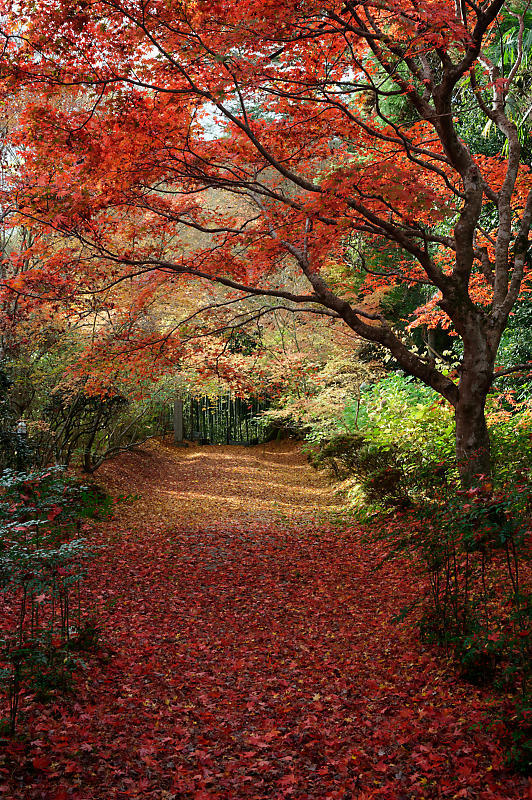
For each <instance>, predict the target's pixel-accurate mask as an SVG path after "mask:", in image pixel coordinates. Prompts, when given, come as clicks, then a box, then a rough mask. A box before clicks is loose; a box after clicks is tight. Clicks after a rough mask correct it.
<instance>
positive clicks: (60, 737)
mask: <svg viewBox="0 0 532 800" xmlns="http://www.w3.org/2000/svg"><path fill="white" fill-rule="evenodd" d="M98 479H99V480H100V481H101V482H102V483H104V484H105V485H107V486H108V488H109V489H110V490H111V491H112V492H114V493H115V494H116V495H140V497H139V498H138V499H136V500H132V501H130V502H127V503H122V504H120V505H119V506H118V508H119V513H118V514H117V516H116V518H115V519H114V520H113V521H111V522H110V523H106V524H105V525H102V526H100V527H99V528H98V529H97V530H94V531H93V532H92V537H93V538H94V539H95V540H96V541H98V542H99V543H101V544H103V545H105V547H104V549H103V550H102V551H101V552H100V554H99V555H98V558H97V562H96V564H95V565H94V567H93V568H92V572H91V578H90V582H91V586H92V591H93V594H94V598H95V602H97V603H98V605H99V608H100V620H101V626H102V641H103V646H102V648H101V650H100V651H99V652H98V654H97V655H96V656H95V657H92V658H91V660H90V661H89V662H88V664H87V668H86V669H85V671H82V673H81V678H80V680H79V681H78V686H77V694H76V697H75V698H73V699H71V700H65V701H62V700H61V701H58V702H57V703H55V704H54V705H52V706H50V707H46V708H40V709H38V713H36V714H35V718H34V720H33V721H32V720H27V724H28V725H29V726H30V728H31V726H32V725H33V728H32V736H31V741H30V742H27V743H26V746H27V748H28V749H27V754H26V757H25V759H26V760H25V761H24V762H23V765H22V766H21V767H20V769H18V770H14V771H12V774H11V777H10V780H9V781H8V782H7V783H6V784H5V786H6V787H7V786H9V787H11V788H10V789H9V791H10V792H11V795H6V791H7V790H4V796H9V798H10V800H11V798H13V800H18V799H19V798H21V799H23V800H29V799H30V798H31V800H37V798H39V799H44V800H66V799H67V798H69V799H70V800H126V798H138V800H140V798H143V799H144V798H145V799H146V800H250V799H251V798H253V799H254V800H270V799H271V798H272V799H273V800H281V799H282V798H298V799H299V800H310V799H311V798H313V799H315V800H355V798H361V799H363V798H383V799H384V800H418V798H479V799H481V800H493V798H499V799H500V800H502V798H520V797H524V796H525V785H524V782H523V781H522V780H519V779H517V778H515V777H512V776H510V775H508V774H507V773H506V772H505V771H504V769H503V768H502V763H501V755H500V752H499V749H498V747H497V745H496V744H495V743H494V741H493V740H492V739H491V738H489V737H488V736H487V735H486V733H485V724H484V725H483V713H484V711H485V710H486V705H487V699H486V697H485V696H484V695H483V693H482V692H481V691H480V690H478V689H474V688H472V687H470V686H468V685H467V684H465V683H454V684H453V678H452V675H453V673H452V671H451V670H450V669H449V666H448V665H447V664H446V663H445V662H444V661H443V660H442V659H441V658H439V659H438V658H437V657H436V655H435V654H434V653H432V652H431V651H425V650H424V649H423V647H421V646H420V645H419V643H418V641H417V640H416V637H415V636H414V635H413V634H412V633H411V631H410V630H409V628H408V627H407V626H406V625H397V624H394V623H392V618H393V617H394V615H395V614H396V613H397V611H398V610H399V608H400V607H401V606H402V605H404V604H405V603H406V602H408V601H409V599H411V598H412V597H413V596H414V594H413V593H414V589H415V584H416V579H415V576H412V574H411V572H410V573H409V572H408V567H407V565H403V564H400V563H397V562H394V563H391V562H387V563H386V564H385V565H384V566H382V567H381V568H377V567H378V566H379V564H380V562H381V560H382V556H383V555H384V553H383V551H382V550H381V546H380V545H379V544H368V543H367V542H365V541H364V539H363V537H362V535H361V532H360V531H359V530H357V529H355V528H349V529H345V528H344V529H340V528H335V527H334V526H333V525H331V524H330V523H327V521H326V518H325V515H326V513H327V512H328V511H330V510H331V509H334V504H333V503H331V500H330V492H329V489H328V487H327V485H326V483H325V481H324V479H323V478H322V477H321V476H319V475H318V474H317V473H315V472H314V471H313V470H312V469H311V468H310V467H309V466H308V465H307V464H306V461H305V459H304V457H303V456H302V455H301V454H300V452H299V451H298V450H297V448H295V447H294V446H293V445H289V444H288V445H287V444H275V445H268V446H267V447H266V448H261V447H258V448H249V449H246V448H235V447H231V448H226V447H203V448H199V447H198V448H191V449H188V450H181V449H177V448H172V447H169V446H161V445H155V444H152V445H150V446H148V447H144V448H143V449H142V450H141V451H140V452H138V453H134V454H127V455H124V456H122V457H121V458H119V459H115V460H114V461H113V462H110V463H109V464H107V465H105V466H104V467H103V468H102V470H101V473H99V475H98ZM13 787H15V788H13ZM0 788H1V787H0ZM13 792H14V794H13ZM0 797H1V793H0Z"/></svg>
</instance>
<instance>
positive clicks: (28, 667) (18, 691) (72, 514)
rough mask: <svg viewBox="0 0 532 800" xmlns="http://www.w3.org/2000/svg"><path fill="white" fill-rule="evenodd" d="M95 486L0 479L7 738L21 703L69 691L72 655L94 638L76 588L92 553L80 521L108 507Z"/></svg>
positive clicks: (51, 478)
mask: <svg viewBox="0 0 532 800" xmlns="http://www.w3.org/2000/svg"><path fill="white" fill-rule="evenodd" d="M96 488H97V487H94V486H83V485H81V484H79V483H77V482H75V481H73V480H69V479H67V478H65V476H64V473H63V470H61V469H60V468H54V469H49V470H44V471H35V472H31V473H20V472H13V471H5V472H4V473H3V475H2V477H1V478H0V591H1V592H2V602H1V607H2V623H1V624H0V685H1V686H3V688H4V690H5V692H6V694H7V697H8V706H9V717H8V720H7V721H6V725H5V726H4V727H7V728H8V729H9V730H10V731H11V733H13V732H14V731H15V727H16V723H17V717H18V713H19V706H20V701H21V698H22V697H23V696H24V695H25V694H27V693H32V694H34V695H36V696H37V697H38V698H39V699H41V700H46V699H48V697H50V696H51V694H53V692H54V691H56V690H59V691H65V690H66V689H68V688H69V686H70V683H71V678H72V672H73V670H74V669H75V667H76V666H77V664H78V663H79V657H78V656H76V655H74V650H75V649H78V650H79V649H83V647H82V646H81V645H84V644H85V643H87V642H88V641H92V642H95V641H96V639H97V636H96V633H95V631H94V630H92V628H93V627H94V621H93V620H94V614H93V612H92V609H91V608H90V603H89V602H88V601H87V599H86V598H85V597H84V594H83V591H82V586H83V579H84V577H85V575H86V571H87V562H88V559H89V558H90V557H91V556H92V552H91V550H90V549H89V548H88V546H87V543H86V541H85V540H84V539H83V538H82V537H81V535H80V532H81V522H82V519H83V518H84V517H88V516H94V515H95V513H96V511H98V513H102V511H106V510H108V508H109V501H108V500H107V498H106V497H105V496H104V495H102V493H101V490H98V492H96ZM96 506H97V508H96ZM91 626H92V628H91ZM89 634H90V635H89Z"/></svg>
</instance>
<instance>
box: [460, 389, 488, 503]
mask: <svg viewBox="0 0 532 800" xmlns="http://www.w3.org/2000/svg"><path fill="white" fill-rule="evenodd" d="M484 404H485V398H480V399H479V398H478V397H476V398H475V397H470V398H468V399H465V398H461V399H460V401H459V402H458V404H457V406H456V408H455V421H456V463H457V466H458V472H459V474H460V479H461V482H462V486H463V488H465V489H468V488H469V487H470V486H472V485H473V484H474V483H476V482H479V481H482V482H485V481H489V480H490V479H491V452H490V438H489V433H488V426H487V424H486V416H485V413H484ZM480 476H481V477H480Z"/></svg>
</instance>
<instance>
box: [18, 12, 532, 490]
mask: <svg viewBox="0 0 532 800" xmlns="http://www.w3.org/2000/svg"><path fill="white" fill-rule="evenodd" d="M7 6H8V7H7V8H6V11H7V12H8V13H7V14H6V15H5V16H4V17H3V23H2V25H3V28H4V43H5V44H4V50H3V69H4V74H5V76H6V80H5V81H4V88H5V91H6V92H13V91H15V90H16V89H17V88H18V89H19V90H20V91H21V92H22V93H23V96H24V97H25V102H24V103H23V105H24V109H23V113H22V114H21V117H20V119H19V120H18V121H17V126H16V130H18V138H17V135H15V148H16V150H17V152H18V153H19V156H20V157H19V161H20V164H19V168H18V169H17V171H16V174H15V175H14V177H13V180H12V183H11V185H10V187H8V191H7V193H8V195H9V197H8V201H9V202H10V203H11V206H10V207H11V208H14V209H15V210H16V215H15V216H13V220H14V222H16V220H17V219H18V220H19V221H21V220H23V221H24V224H25V225H28V226H30V227H32V228H33V229H34V230H35V241H34V244H33V245H32V254H33V258H34V259H37V262H36V263H37V265H38V268H37V269H34V270H33V271H29V272H26V273H25V274H24V276H23V278H21V276H20V275H19V276H18V277H17V278H15V279H14V280H13V281H11V282H9V281H8V282H7V283H8V285H9V288H10V289H11V290H16V291H18V292H20V293H21V294H24V292H26V293H28V291H29V289H31V292H29V293H30V294H34V295H41V297H42V296H43V294H44V295H45V296H47V297H51V296H54V295H55V294H56V295H57V296H59V295H61V294H62V295H63V296H68V297H75V296H82V295H85V296H86V295H87V294H90V293H91V292H92V296H97V294H98V292H100V293H101V292H102V291H104V289H105V288H106V287H110V286H113V285H115V284H116V283H118V282H124V281H129V283H128V284H126V285H127V286H133V285H135V286H136V287H137V288H139V287H140V288H141V289H142V291H141V292H140V293H139V294H137V300H138V302H140V303H141V302H142V299H143V298H147V297H149V296H150V293H152V292H153V291H156V290H159V291H160V290H161V289H162V290H163V291H166V292H171V289H172V287H173V286H176V285H178V286H179V285H181V284H182V281H183V280H185V279H187V276H188V277H189V278H190V276H194V277H196V278H200V279H202V280H207V281H215V282H217V283H219V284H221V285H222V286H225V287H227V288H228V289H229V290H231V291H232V292H234V293H236V296H240V295H245V296H249V295H261V296H263V297H266V298H270V302H271V303H272V305H275V303H277V304H284V305H285V306H287V307H290V308H292V307H294V306H297V307H299V308H303V309H308V310H310V311H313V312H314V313H316V312H317V311H320V312H321V313H322V314H324V315H326V316H330V317H331V318H333V319H337V320H341V321H343V322H344V323H345V324H346V325H347V326H348V327H349V328H350V329H351V330H352V331H353V332H354V333H355V334H356V335H357V336H360V337H362V338H365V339H368V340H370V341H372V342H377V343H379V344H381V345H383V346H384V347H385V348H387V349H388V350H389V351H390V352H391V353H392V354H393V357H394V358H395V359H396V361H397V362H398V364H399V365H400V367H401V368H402V369H403V370H404V371H405V372H407V373H408V374H410V375H413V376H415V377H416V378H418V379H419V380H421V381H423V382H424V383H425V384H427V385H428V386H431V387H432V388H433V389H435V390H436V391H437V392H439V393H440V394H441V395H442V396H443V397H444V398H445V399H446V400H447V401H449V403H451V405H452V406H453V407H454V411H455V419H456V452H457V459H458V464H459V468H460V471H461V474H462V478H463V481H464V482H465V483H466V484H467V483H469V482H470V481H471V479H472V476H473V475H474V474H479V473H482V474H484V475H485V476H486V475H489V473H490V445H489V435H488V430H487V426H486V420H485V415H484V405H485V401H486V396H487V394H488V392H489V390H490V387H491V386H492V382H493V380H494V377H495V376H497V374H501V372H504V373H508V372H509V371H511V370H512V369H513V368H514V367H515V368H518V367H519V368H521V369H523V368H524V367H526V365H514V366H512V367H510V368H508V367H506V369H505V370H502V371H501V370H497V368H496V358H497V348H498V345H499V341H500V338H501V335H502V332H503V330H504V328H505V325H506V324H507V320H508V316H509V314H510V312H511V310H512V307H513V306H514V304H515V302H516V300H517V298H518V297H519V295H520V292H521V291H522V290H523V286H524V284H525V282H526V278H527V251H528V239H529V231H530V224H531V220H532V191H531V187H532V180H531V175H530V169H529V168H528V167H527V166H525V165H524V164H523V163H522V162H521V157H520V154H521V143H520V137H519V131H518V128H517V126H516V124H515V123H514V122H513V121H512V119H511V116H510V115H509V113H507V110H506V103H507V99H508V97H509V96H510V93H511V92H512V91H513V88H512V87H513V82H514V81H515V79H516V75H517V74H518V71H519V67H520V64H521V61H522V58H523V53H522V42H523V34H524V30H525V12H526V8H525V4H521V3H518V4H517V5H516V6H515V7H514V6H512V7H510V5H509V3H508V2H505V0H491V1H488V2H483V3H475V2H471V1H470V0H466V2H461V3H458V2H457V3H454V2H449V0H445V1H444V2H438V3H434V2H428V1H427V2H423V3H410V2H407V0H387V2H373V1H372V0H365V2H354V1H353V0H344V2H335V0H326V2H319V3H317V2H314V1H313V0H311V2H305V3H301V2H297V0H281V2H275V3H271V2H265V0H260V2H259V0H247V2H242V0H240V1H239V2H235V0H215V1H214V2H211V3H208V4H207V3H203V2H186V0H173V2H167V1H166V0H164V2H163V0H152V2H144V1H142V0H131V2H125V0H111V1H110V2H99V0H64V1H63V2H61V3H55V2H54V3H49V2H46V0H38V2H33V0H32V2H31V3H28V2H25V1H24V0H22V2H20V3H16V4H7ZM510 12H511V14H513V15H517V19H518V25H519V27H518V30H517V36H516V45H515V49H516V56H515V59H514V61H513V64H512V65H511V68H508V69H505V66H504V64H503V66H502V67H501V68H500V67H498V66H497V64H496V63H495V62H494V61H492V60H490V58H489V46H490V42H491V41H492V40H493V37H494V35H495V32H496V30H497V24H498V20H499V19H500V17H501V15H504V14H505V13H506V14H507V13H510ZM10 20H11V21H10ZM397 101H401V102H403V103H404V104H406V106H405V107H407V108H408V109H409V110H408V114H406V115H405V116H403V118H401V115H398V114H397V113H396V110H394V103H396V102H397ZM470 109H475V113H477V114H480V115H481V116H483V117H484V118H485V120H486V121H487V122H490V123H491V125H492V127H494V128H496V129H498V131H499V132H500V134H502V136H503V137H504V139H505V142H506V146H505V147H506V155H505V157H502V156H501V155H500V154H498V155H495V156H491V157H490V156H485V155H479V154H475V153H474V152H472V150H471V148H470V147H468V146H467V143H466V141H465V139H464V136H463V134H462V133H461V129H460V127H459V124H458V119H457V117H458V115H460V114H465V113H470ZM187 232H188V233H187ZM191 235H193V237H194V240H193V241H192V240H191V238H190V237H191ZM347 246H349V247H350V248H351V251H352V250H353V247H354V249H355V250H358V255H357V259H358V262H359V263H358V268H360V267H362V268H364V267H365V268H366V269H367V271H368V272H369V273H372V272H375V270H372V269H371V267H369V266H368V263H369V262H368V261H367V259H366V254H367V253H368V252H369V251H370V250H372V251H379V250H380V251H382V253H383V257H382V258H381V260H380V263H381V267H380V269H379V270H378V274H377V275H374V274H371V275H370V277H371V279H372V280H373V282H374V284H379V283H380V284H384V285H390V283H398V282H402V283H406V284H407V285H417V284H426V285H427V286H428V287H429V288H430V289H431V291H432V292H433V295H434V296H433V299H432V301H431V303H430V304H429V307H427V308H425V309H423V310H422V311H421V312H420V319H421V320H422V321H423V322H424V323H428V324H429V325H437V324H440V323H441V324H443V325H446V326H450V327H452V329H453V331H454V332H455V333H456V334H458V336H459V337H460V338H461V340H462V343H463V355H462V357H461V364H460V369H459V374H458V376H457V377H452V376H451V375H449V374H447V372H446V371H445V369H443V368H442V367H441V365H438V364H437V363H436V362H435V361H434V359H433V358H432V354H431V353H430V352H429V353H428V354H427V355H423V354H421V355H420V354H419V353H417V352H416V351H415V350H414V349H412V348H411V347H409V345H408V339H407V337H406V335H405V334H404V333H403V332H401V331H398V330H397V329H396V328H394V326H393V325H391V324H390V323H389V322H388V321H387V320H386V318H385V316H384V314H382V313H381V312H380V311H379V310H378V309H375V308H371V307H370V306H368V304H367V303H365V302H364V298H363V296H362V297H361V296H360V293H359V292H358V291H356V290H355V289H354V288H353V282H352V281H351V285H349V280H347V281H343V282H339V283H336V284H335V282H334V281H332V282H331V280H330V279H329V278H330V272H331V264H333V263H334V261H335V260H341V258H342V257H343V256H344V255H345V252H346V247H347ZM34 263H35V262H34ZM436 293H437V294H436ZM123 338H125V337H123ZM142 340H143V342H144V343H146V344H149V343H150V337H149V336H148V335H146V333H145V332H143V333H142Z"/></svg>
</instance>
